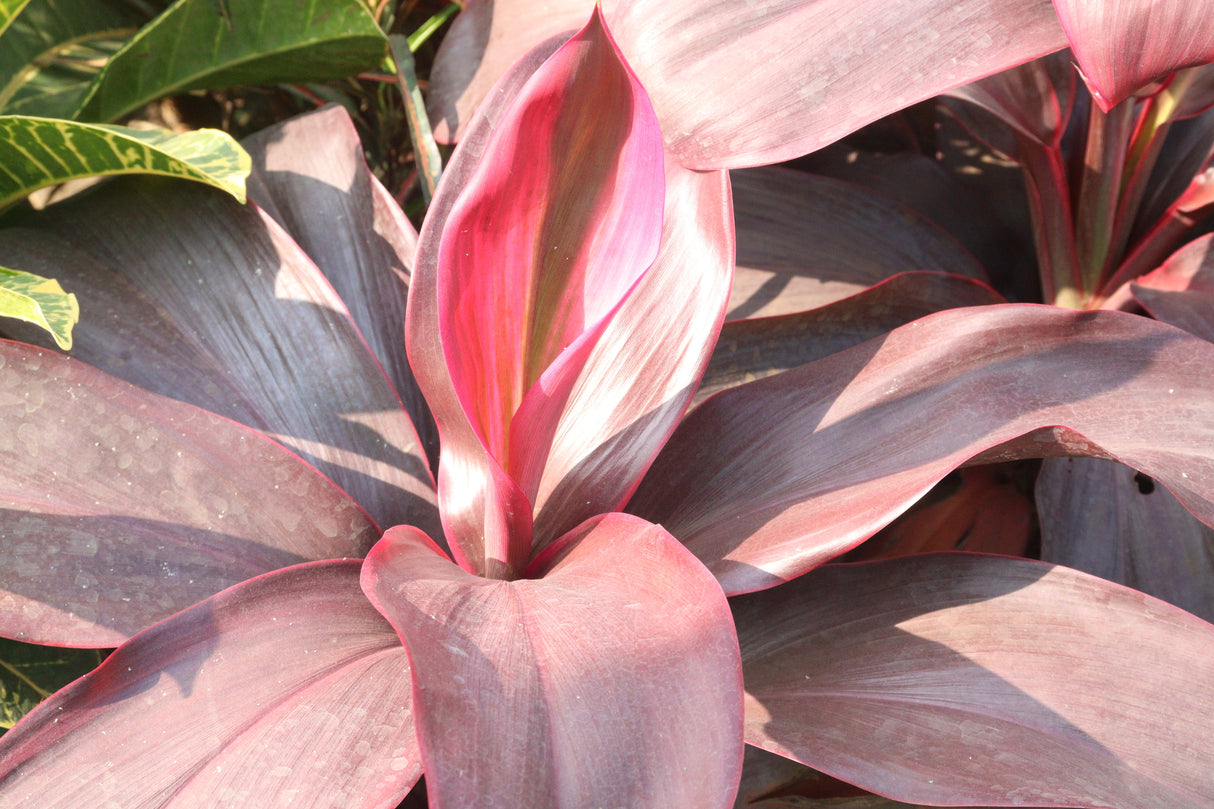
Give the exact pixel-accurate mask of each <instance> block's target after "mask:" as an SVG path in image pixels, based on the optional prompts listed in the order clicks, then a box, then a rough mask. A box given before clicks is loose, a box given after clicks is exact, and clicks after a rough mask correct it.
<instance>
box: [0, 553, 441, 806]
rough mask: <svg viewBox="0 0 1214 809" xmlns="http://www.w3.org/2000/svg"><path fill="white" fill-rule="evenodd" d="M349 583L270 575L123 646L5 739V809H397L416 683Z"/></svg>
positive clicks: (300, 570) (409, 770) (417, 769)
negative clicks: (239, 808) (122, 808)
mask: <svg viewBox="0 0 1214 809" xmlns="http://www.w3.org/2000/svg"><path fill="white" fill-rule="evenodd" d="M359 568H360V563H359V562H357V561H339V562H319V563H315V564H311V565H300V566H298V567H293V568H289V569H286V570H281V571H278V572H275V573H270V574H267V575H265V576H263V577H261V578H258V579H254V580H252V581H249V582H246V583H244V584H241V585H239V586H237V587H234V588H232V589H230V590H227V591H225V592H223V593H221V594H219V595H217V596H215V597H214V598H212V599H209V600H207V601H204V602H202V603H201V604H198V605H197V606H195V607H192V608H191V609H189V610H187V611H185V612H182V613H180V614H178V615H175V616H173V617H172V618H169V619H168V620H166V621H164V622H162V623H160V624H157V625H156V626H154V627H152V628H151V629H149V630H148V631H146V632H144V633H142V634H140V635H138V636H136V637H135V638H133V639H131V640H130V641H129V642H127V643H126V644H125V645H123V646H122V647H120V648H119V649H118V650H117V651H115V652H114V653H113V654H112V655H111V656H110V657H109V658H108V659H106V661H105V662H104V663H103V664H102V665H101V666H100V667H99V668H98V669H96V670H95V671H94V672H92V673H91V674H88V675H87V676H85V677H83V678H81V679H79V680H77V681H76V682H74V683H72V684H71V685H69V686H67V687H66V688H64V689H62V690H61V691H59V692H58V693H56V694H55V695H54V696H52V697H51V698H50V699H48V700H47V701H46V702H43V703H42V704H41V705H39V706H38V707H37V708H35V709H34V710H33V711H32V712H30V713H29V714H28V715H27V716H26V717H25V718H24V719H23V720H22V721H21V722H20V723H19V724H17V725H16V726H15V727H14V728H13V729H12V730H10V731H9V732H8V733H6V734H5V735H4V737H3V738H2V739H0V803H2V804H3V805H4V806H6V807H22V809H36V808H37V807H47V809H51V807H62V806H132V807H133V806H141V807H165V809H167V808H168V807H172V809H194V808H195V807H196V808H197V809H213V807H215V806H218V805H225V806H265V807H269V806H283V805H287V804H291V805H298V806H308V807H315V809H352V808H353V807H360V808H361V809H391V808H392V807H395V806H396V805H397V803H399V802H400V800H401V799H402V798H403V797H404V796H405V795H406V794H407V793H408V792H409V790H410V788H411V787H412V786H413V784H414V782H416V781H417V779H418V776H419V775H420V774H421V761H420V757H419V753H418V747H417V741H416V737H415V731H414V726H413V715H412V710H411V696H410V693H411V690H412V681H411V678H410V674H409V663H408V659H407V656H406V654H405V650H404V649H403V648H402V647H401V645H400V641H399V639H398V638H397V636H396V633H395V632H394V631H393V630H392V627H391V626H390V625H389V624H388V623H387V622H386V621H384V620H383V618H382V617H381V616H380V615H379V613H377V612H376V611H375V610H374V609H372V608H371V605H370V604H368V603H367V601H366V599H365V598H363V597H362V594H361V593H360V591H359V586H358V576H359Z"/></svg>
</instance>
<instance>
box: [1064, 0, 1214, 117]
mask: <svg viewBox="0 0 1214 809" xmlns="http://www.w3.org/2000/svg"><path fill="white" fill-rule="evenodd" d="M1054 5H1055V7H1057V9H1058V18H1059V20H1060V21H1061V22H1062V28H1063V30H1065V31H1066V36H1067V39H1068V40H1070V43H1071V50H1072V51H1074V52H1075V58H1076V60H1078V62H1079V68H1080V70H1082V71H1083V76H1084V80H1085V81H1086V82H1087V84H1088V87H1089V88H1090V89H1091V91H1092V95H1093V97H1094V98H1095V99H1096V101H1097V103H1099V104H1100V107H1101V109H1103V110H1105V111H1106V112H1107V111H1108V110H1110V109H1112V107H1113V106H1115V105H1116V104H1118V103H1120V102H1121V101H1123V100H1125V99H1126V98H1128V97H1129V96H1130V95H1132V94H1134V93H1135V92H1137V91H1138V90H1141V89H1143V88H1144V87H1146V86H1147V85H1149V84H1151V83H1152V82H1155V81H1157V80H1159V79H1163V78H1166V77H1167V76H1168V75H1169V74H1170V73H1172V72H1173V71H1176V70H1179V69H1180V68H1183V67H1192V66H1194V65H1201V64H1205V63H1207V62H1211V61H1214V30H1212V29H1211V28H1210V26H1209V24H1208V21H1209V15H1208V13H1207V12H1208V9H1206V8H1205V6H1204V5H1203V4H1201V3H1192V2H1189V0H1103V1H1102V2H1088V0H1054Z"/></svg>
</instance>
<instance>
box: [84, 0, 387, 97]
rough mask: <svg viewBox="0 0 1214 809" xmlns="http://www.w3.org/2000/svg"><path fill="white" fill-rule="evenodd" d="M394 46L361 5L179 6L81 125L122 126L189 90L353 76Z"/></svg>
mask: <svg viewBox="0 0 1214 809" xmlns="http://www.w3.org/2000/svg"><path fill="white" fill-rule="evenodd" d="M386 47H387V46H386V40H385V38H384V34H383V32H382V31H380V29H379V25H378V24H377V23H376V21H375V18H374V17H373V16H372V15H371V12H370V10H369V9H368V8H367V6H366V5H365V4H364V3H363V2H362V0H327V1H326V2H317V0H225V2H224V3H223V4H216V3H215V2H214V0H180V1H179V2H177V3H174V4H173V5H172V6H171V7H170V8H169V9H168V10H167V11H166V12H165V13H164V14H161V15H160V16H159V17H157V18H156V19H155V20H154V21H153V22H151V23H150V24H148V25H147V26H145V27H144V28H143V29H141V30H140V31H139V33H138V34H137V35H135V36H134V37H133V38H132V39H131V40H130V41H129V42H128V43H127V44H126V46H125V47H123V48H122V50H120V51H119V52H118V53H116V54H114V56H113V57H112V58H111V59H110V61H109V62H108V63H107V64H106V66H105V69H104V70H103V71H102V72H101V75H100V76H99V77H98V79H97V81H96V82H95V83H94V85H93V87H92V89H91V90H90V92H89V95H88V97H87V98H86V99H85V100H84V102H83V103H82V105H81V108H80V110H79V111H78V112H77V114H76V116H75V117H76V118H81V119H85V120H99V121H109V120H114V119H115V118H118V117H120V116H122V115H124V114H126V113H128V112H130V111H132V110H135V109H137V108H139V107H141V106H143V105H144V104H147V103H148V102H150V101H154V100H155V99H157V98H160V97H162V96H166V95H172V94H176V93H183V92H186V91H188V90H197V89H219V88H224V87H233V86H237V85H245V84H269V83H276V82H301V81H323V80H325V79H333V78H340V77H344V76H349V75H351V74H354V73H357V72H359V71H361V70H366V69H370V68H374V67H375V66H377V65H378V64H379V63H380V62H381V61H382V60H383V58H384V54H385V52H386Z"/></svg>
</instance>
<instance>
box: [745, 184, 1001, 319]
mask: <svg viewBox="0 0 1214 809" xmlns="http://www.w3.org/2000/svg"><path fill="white" fill-rule="evenodd" d="M730 182H731V184H732V186H733V199H734V221H735V223H736V227H737V238H738V260H737V263H738V267H737V271H736V274H735V276H734V285H733V292H732V295H731V297H730V301H729V314H728V315H727V317H728V319H730V320H738V319H741V318H747V317H767V316H772V315H784V314H789V313H791V312H800V311H804V310H807V309H813V308H815V307H818V306H823V305H825V304H827V303H831V302H832V301H836V300H839V299H841V298H845V297H847V296H849V295H853V294H855V293H857V292H860V291H861V290H864V289H867V288H868V287H871V286H873V285H874V284H877V283H879V282H881V281H884V280H886V279H887V278H889V277H890V276H893V275H896V274H898V273H902V272H913V271H917V270H932V271H938V272H947V273H952V274H954V275H959V276H963V277H966V278H975V279H978V280H985V278H986V274H985V273H984V272H983V270H982V267H981V266H979V265H978V263H977V262H976V261H975V260H974V258H973V256H971V255H970V254H969V253H968V252H967V251H966V249H965V248H964V247H962V246H961V244H960V243H958V242H957V241H955V240H954V239H953V238H951V237H950V236H949V235H948V233H946V232H945V231H943V230H941V229H940V228H938V227H937V226H936V225H934V224H932V223H931V222H929V221H927V220H926V219H922V218H920V217H919V216H917V215H916V214H915V213H914V212H912V211H910V210H908V209H906V208H904V207H902V206H901V205H899V204H897V203H895V202H893V201H892V200H889V199H887V198H885V197H883V196H881V195H879V194H877V193H875V192H873V191H870V190H868V189H866V188H861V187H858V186H854V185H851V184H848V183H843V182H839V181H837V180H831V179H828V178H826V177H818V176H815V175H812V174H806V173H804V172H800V171H793V170H792V169H784V168H776V167H768V168H758V169H747V170H743V171H734V172H731V173H730Z"/></svg>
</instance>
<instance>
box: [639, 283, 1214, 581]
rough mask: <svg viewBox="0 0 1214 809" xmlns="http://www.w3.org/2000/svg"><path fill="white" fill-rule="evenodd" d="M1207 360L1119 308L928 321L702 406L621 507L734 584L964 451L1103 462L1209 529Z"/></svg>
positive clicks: (914, 491) (908, 489)
mask: <svg viewBox="0 0 1214 809" xmlns="http://www.w3.org/2000/svg"><path fill="white" fill-rule="evenodd" d="M1211 363H1214V346H1212V345H1210V344H1209V343H1207V342H1205V341H1203V340H1198V339H1196V338H1193V337H1191V336H1189V335H1187V334H1185V333H1184V332H1181V331H1179V330H1178V329H1174V328H1171V327H1168V326H1164V325H1162V324H1159V323H1156V322H1154V321H1151V320H1148V319H1146V318H1141V317H1137V316H1133V315H1125V314H1121V313H1114V312H1100V313H1096V312H1088V313H1078V312H1070V311H1066V310H1060V309H1053V308H1049V307H1042V306H1031V305H1023V304H1022V305H1011V304H1009V305H1001V306H981V307H977V308H973V309H957V310H951V311H947V312H941V313H939V314H935V315H929V316H928V317H925V318H923V319H921V320H918V321H915V322H913V323H910V324H908V325H906V326H903V327H901V328H899V329H895V330H894V331H892V332H890V333H889V334H888V335H886V336H885V337H883V338H877V339H875V340H872V341H869V342H867V343H864V344H862V345H858V346H856V347H854V348H851V349H849V350H847V351H844V352H841V353H839V354H835V355H833V356H830V357H827V358H826V359H823V360H819V361H817V362H814V363H810V364H808V365H803V366H801V367H799V368H796V369H794V370H791V371H788V372H786V373H783V374H779V375H777V376H773V377H768V378H767V379H762V380H759V381H757V382H753V383H750V384H748V385H743V386H740V387H737V388H734V389H732V390H729V391H725V392H723V393H721V394H718V395H717V396H716V397H714V398H712V399H710V400H708V401H707V402H705V403H704V404H703V405H701V406H700V407H699V408H698V409H697V410H695V411H694V412H693V413H692V414H691V415H690V416H689V417H688V418H687V419H686V420H684V422H683V423H682V424H681V425H680V426H679V429H678V430H677V431H676V432H675V434H674V436H673V437H672V438H671V441H670V443H669V444H668V445H667V447H666V448H665V450H663V452H662V454H661V455H660V456H659V458H658V461H657V462H656V463H655V464H654V466H653V467H652V468H651V469H650V471H649V474H648V475H647V476H646V479H645V481H643V483H642V485H641V487H640V489H639V490H638V492H637V495H636V496H635V497H634V498H633V500H632V501H631V502H630V503H629V506H628V510H629V511H631V512H633V513H636V514H638V515H640V516H642V517H644V518H645V519H648V520H650V521H651V522H659V523H661V524H662V525H663V526H664V527H665V528H666V529H667V530H668V531H670V532H671V533H672V534H674V535H675V536H676V537H678V538H679V539H680V540H682V541H683V542H684V543H686V544H687V546H688V547H689V548H690V549H691V550H692V552H693V553H695V554H696V555H697V556H699V557H700V558H701V559H702V560H704V562H705V564H707V565H708V567H709V569H711V570H712V571H713V572H714V573H715V574H716V575H717V577H718V579H720V580H721V581H722V583H723V586H724V587H725V590H726V592H728V593H731V594H733V593H739V592H746V591H750V590H755V589H760V588H764V587H770V586H772V585H775V584H778V583H780V582H781V581H784V580H787V579H790V578H794V577H796V576H798V575H800V574H802V573H804V572H805V571H807V570H809V569H811V568H813V567H815V566H817V565H819V564H821V563H823V562H825V561H827V560H829V559H831V558H833V557H834V556H836V555H838V554H839V553H842V552H843V551H845V550H848V549H849V548H852V547H854V546H855V545H857V544H858V543H859V542H861V541H863V540H864V539H866V538H867V537H869V536H871V535H872V534H873V533H874V532H876V531H877V530H878V529H880V528H882V527H883V526H884V525H886V524H888V523H889V521H890V520H892V519H893V518H894V517H896V516H897V515H898V514H900V513H901V512H902V511H904V510H905V509H906V508H907V507H909V506H910V505H911V504H912V503H914V502H915V501H916V500H918V499H919V498H920V497H921V496H922V495H923V494H924V493H925V492H927V490H928V489H930V488H931V486H933V485H934V484H935V483H936V482H938V481H939V480H940V479H941V478H943V477H944V476H945V475H946V474H948V472H950V471H952V470H953V469H955V468H957V467H958V466H960V465H961V464H963V463H965V462H966V461H969V460H971V459H981V460H982V461H994V460H1004V459H1011V458H1017V457H1041V456H1046V455H1068V454H1069V455H1097V456H1100V457H1116V458H1118V459H1119V460H1122V461H1124V462H1125V463H1127V464H1130V465H1132V466H1134V467H1135V468H1137V469H1140V470H1142V471H1144V472H1146V473H1147V474H1148V475H1150V476H1151V477H1154V478H1156V479H1157V480H1159V481H1160V482H1161V483H1162V484H1163V485H1166V486H1167V487H1168V488H1169V489H1171V490H1172V492H1173V493H1174V494H1176V495H1177V497H1179V498H1180V500H1181V502H1183V503H1184V504H1185V506H1186V508H1189V509H1190V510H1192V511H1193V512H1194V513H1195V514H1196V515H1197V516H1198V517H1200V518H1201V519H1202V520H1203V521H1204V522H1206V523H1207V524H1209V523H1214V453H1212V452H1211V451H1210V450H1209V448H1210V447H1214V381H1212V380H1211V377H1210V375H1209V374H1207V373H1205V371H1204V370H1202V369H1204V368H1206V367H1208V366H1209V365H1210V364H1211ZM1058 425H1062V426H1063V427H1066V428H1070V429H1069V430H1067V429H1054V428H1055V427H1056V426H1058Z"/></svg>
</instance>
